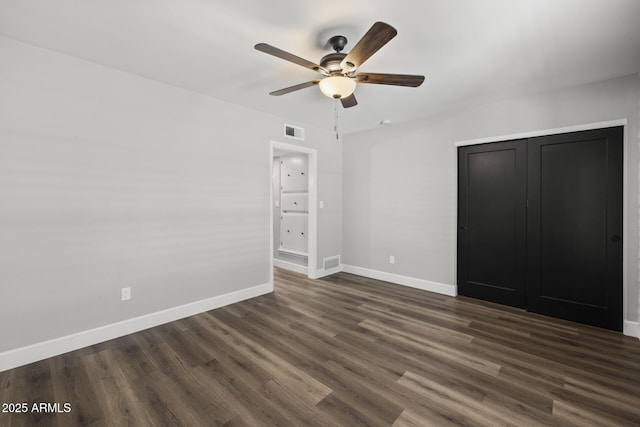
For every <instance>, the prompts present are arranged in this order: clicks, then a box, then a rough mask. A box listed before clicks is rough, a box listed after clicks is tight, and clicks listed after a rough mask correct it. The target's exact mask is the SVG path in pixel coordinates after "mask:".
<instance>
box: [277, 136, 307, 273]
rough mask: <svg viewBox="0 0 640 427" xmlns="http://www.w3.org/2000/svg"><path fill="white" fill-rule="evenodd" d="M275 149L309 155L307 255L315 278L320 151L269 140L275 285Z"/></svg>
mask: <svg viewBox="0 0 640 427" xmlns="http://www.w3.org/2000/svg"><path fill="white" fill-rule="evenodd" d="M275 150H284V151H291V152H294V153H302V154H306V155H307V156H308V157H309V206H308V212H309V221H308V223H307V227H308V234H309V247H308V248H307V251H308V253H309V255H308V257H307V266H308V269H307V272H306V273H303V274H307V276H308V277H309V278H310V279H313V277H312V273H314V272H315V271H316V264H317V258H318V257H317V253H318V152H317V150H315V149H313V148H307V147H302V146H300V145H295V144H287V143H284V142H278V141H273V140H272V141H269V180H268V182H269V196H270V197H269V268H270V273H269V275H270V276H269V277H270V281H271V285H273V265H274V263H273V256H274V253H273V237H274V236H273V156H274V151H275Z"/></svg>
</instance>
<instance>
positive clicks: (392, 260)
mask: <svg viewBox="0 0 640 427" xmlns="http://www.w3.org/2000/svg"><path fill="white" fill-rule="evenodd" d="M395 263H396V257H395V256H393V255H389V264H395Z"/></svg>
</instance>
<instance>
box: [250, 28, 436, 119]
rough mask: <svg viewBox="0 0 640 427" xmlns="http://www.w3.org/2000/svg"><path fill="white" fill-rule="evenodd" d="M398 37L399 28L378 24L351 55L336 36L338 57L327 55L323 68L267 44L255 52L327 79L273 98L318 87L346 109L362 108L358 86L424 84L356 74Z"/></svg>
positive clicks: (413, 78) (414, 78) (415, 77)
mask: <svg viewBox="0 0 640 427" xmlns="http://www.w3.org/2000/svg"><path fill="white" fill-rule="evenodd" d="M396 34H398V32H397V31H396V29H395V28H393V27H392V26H391V25H389V24H386V23H384V22H376V23H375V24H373V26H371V28H370V29H369V31H367V33H366V34H365V35H364V36H363V37H362V38H361V39H360V41H358V43H356V45H355V46H354V47H353V49H351V51H350V52H349V53H342V50H343V49H344V47H345V46H346V44H347V39H346V37H344V36H334V37H331V38H330V39H329V44H330V45H331V47H332V48H333V49H334V50H335V52H334V53H330V54H328V55H325V56H324V57H323V58H322V59H321V60H320V64H316V63H313V62H311V61H307V60H306V59H303V58H300V57H299V56H296V55H293V54H291V53H289V52H285V51H284V50H281V49H278V48H277V47H274V46H271V45H268V44H266V43H258V44H257V45H255V49H256V50H259V51H261V52H264V53H268V54H269V55H273V56H276V57H278V58H280V59H284V60H286V61H289V62H293V63H294V64H298V65H301V66H303V67H306V68H309V69H310V70H313V71H316V72H318V73H320V74H322V75H323V76H324V78H323V79H322V80H312V81H309V82H305V83H300V84H297V85H294V86H290V87H287V88H284V89H280V90H276V91H273V92H271V93H270V95H273V96H280V95H285V94H287V93H290V92H294V91H296V90H300V89H304V88H307V87H311V86H315V85H318V86H319V87H320V91H322V93H323V94H325V95H326V96H328V97H329V98H333V99H340V101H341V103H342V106H343V107H344V108H350V107H353V106H355V105H358V101H357V100H356V98H355V96H354V95H353V92H354V91H355V89H356V84H358V83H367V84H384V85H394V86H408V87H418V86H420V85H421V84H422V82H423V81H424V76H418V75H411V74H380V73H358V74H356V70H357V69H358V67H360V66H361V65H362V64H363V63H364V62H365V61H366V60H367V59H369V57H370V56H371V55H373V54H374V53H376V52H377V51H378V50H379V49H380V48H381V47H382V46H384V45H385V44H387V43H388V42H389V41H390V40H391V39H392V38H394V37H395V36H396Z"/></svg>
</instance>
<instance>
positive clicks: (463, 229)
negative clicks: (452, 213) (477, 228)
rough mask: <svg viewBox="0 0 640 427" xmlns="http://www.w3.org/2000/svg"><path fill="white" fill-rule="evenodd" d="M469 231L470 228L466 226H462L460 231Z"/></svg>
mask: <svg viewBox="0 0 640 427" xmlns="http://www.w3.org/2000/svg"><path fill="white" fill-rule="evenodd" d="M468 229H469V227H467V226H466V225H461V226H460V230H462V231H467V230H468Z"/></svg>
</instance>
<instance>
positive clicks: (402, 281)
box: [342, 264, 457, 297]
mask: <svg viewBox="0 0 640 427" xmlns="http://www.w3.org/2000/svg"><path fill="white" fill-rule="evenodd" d="M342 271H344V272H345V273H351V274H357V275H358V276H364V277H368V278H370V279H377V280H383V281H385V282H391V283H395V284H397V285H403V286H409V287H411V288H417V289H422V290H423V291H430V292H436V293H438V294H443V295H448V296H452V297H455V296H456V295H457V288H456V287H455V286H454V285H447V284H444V283H438V282H431V281H429V280H424V279H416V278H415V277H409V276H401V275H399V274H394V273H387V272H385V271H378V270H370V269H368V268H362V267H356V266H354V265H347V264H343V265H342Z"/></svg>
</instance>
